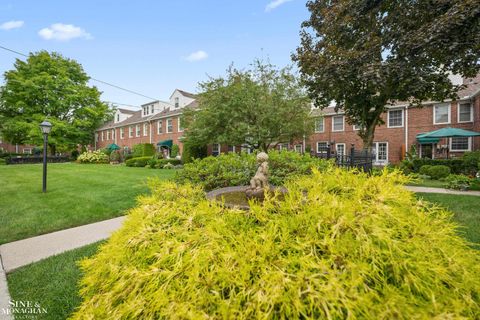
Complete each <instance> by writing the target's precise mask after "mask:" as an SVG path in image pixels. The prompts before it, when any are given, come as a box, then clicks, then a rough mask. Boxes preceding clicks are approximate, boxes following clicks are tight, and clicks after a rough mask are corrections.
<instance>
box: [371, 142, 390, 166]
mask: <svg viewBox="0 0 480 320" xmlns="http://www.w3.org/2000/svg"><path fill="white" fill-rule="evenodd" d="M372 151H373V153H374V155H375V158H374V162H375V164H377V165H384V164H387V163H388V143H387V142H374V143H373V145H372Z"/></svg>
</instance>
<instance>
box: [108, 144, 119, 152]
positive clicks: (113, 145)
mask: <svg viewBox="0 0 480 320" xmlns="http://www.w3.org/2000/svg"><path fill="white" fill-rule="evenodd" d="M107 149H108V150H111V151H114V150H120V147H119V146H118V145H116V144H115V143H111V144H109V145H108V146H107Z"/></svg>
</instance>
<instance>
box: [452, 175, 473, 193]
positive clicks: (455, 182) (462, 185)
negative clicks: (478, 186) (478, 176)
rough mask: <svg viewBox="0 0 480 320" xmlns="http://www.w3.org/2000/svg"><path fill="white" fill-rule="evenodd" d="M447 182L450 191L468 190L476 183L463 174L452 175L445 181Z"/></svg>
mask: <svg viewBox="0 0 480 320" xmlns="http://www.w3.org/2000/svg"><path fill="white" fill-rule="evenodd" d="M445 182H446V185H445V186H446V187H447V188H448V189H457V190H467V189H469V188H470V185H471V184H472V183H473V182H474V181H473V179H472V178H469V177H467V176H464V175H461V174H451V175H449V176H448V177H447V178H446V179H445Z"/></svg>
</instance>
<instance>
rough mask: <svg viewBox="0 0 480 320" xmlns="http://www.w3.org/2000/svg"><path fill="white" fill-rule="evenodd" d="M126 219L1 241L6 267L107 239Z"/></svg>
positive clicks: (22, 264)
mask: <svg viewBox="0 0 480 320" xmlns="http://www.w3.org/2000/svg"><path fill="white" fill-rule="evenodd" d="M124 220H125V217H124V216H123V217H118V218H114V219H110V220H105V221H101V222H97V223H92V224H87V225H84V226H80V227H76V228H71V229H66V230H62V231H57V232H53V233H48V234H44V235H41V236H37V237H33V238H28V239H24V240H19V241H15V242H10V243H6V244H3V245H0V257H1V261H2V262H3V269H4V270H5V272H6V273H8V272H11V271H13V270H15V269H17V268H20V267H22V266H25V265H27V264H30V263H32V262H36V261H39V260H42V259H45V258H48V257H50V256H53V255H56V254H59V253H62V252H65V251H68V250H72V249H76V248H80V247H83V246H86V245H87V244H91V243H94V242H97V241H100V240H104V239H107V238H108V237H110V234H111V233H112V232H113V231H115V230H117V229H118V228H120V226H121V225H122V223H123V221H124ZM0 289H1V288H0Z"/></svg>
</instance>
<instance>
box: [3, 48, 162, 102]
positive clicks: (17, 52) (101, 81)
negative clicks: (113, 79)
mask: <svg viewBox="0 0 480 320" xmlns="http://www.w3.org/2000/svg"><path fill="white" fill-rule="evenodd" d="M0 49H3V50H6V51H10V52H13V53H15V54H18V55H21V56H23V57H27V58H28V55H26V54H24V53H22V52H19V51H16V50H13V49H10V48H7V47H4V46H2V45H0ZM90 79H91V80H93V81H97V82H100V83H103V84H105V85H107V86H110V87H113V88H116V89H119V90H123V91H126V92H129V93H132V94H135V95H137V96H141V97H144V98H147V99H150V100H160V99H157V98H152V97H149V96H147V95H144V94H142V93H139V92H136V91H133V90H130V89H126V88H122V87H120V86H117V85H115V84H112V83H109V82H106V81H103V80H100V79H95V78H91V77H90Z"/></svg>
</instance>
